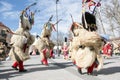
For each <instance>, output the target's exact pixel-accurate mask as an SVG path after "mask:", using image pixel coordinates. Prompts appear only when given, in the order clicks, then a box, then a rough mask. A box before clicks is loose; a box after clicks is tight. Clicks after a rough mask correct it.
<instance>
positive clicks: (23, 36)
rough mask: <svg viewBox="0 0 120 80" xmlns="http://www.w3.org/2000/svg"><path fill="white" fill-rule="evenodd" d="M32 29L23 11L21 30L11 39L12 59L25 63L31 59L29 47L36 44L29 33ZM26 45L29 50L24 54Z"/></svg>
mask: <svg viewBox="0 0 120 80" xmlns="http://www.w3.org/2000/svg"><path fill="white" fill-rule="evenodd" d="M33 16H34V15H33ZM31 28H32V25H31V24H30V22H29V20H28V18H27V17H25V16H24V11H23V12H22V13H21V17H20V22H19V28H18V29H17V30H16V31H15V34H13V36H12V38H11V44H12V48H11V50H10V52H9V56H10V57H11V59H13V60H15V61H24V60H27V59H29V58H30V57H29V54H28V51H29V46H30V45H31V44H32V43H33V42H34V36H33V35H31V34H30V32H29V30H30V29H31ZM25 44H27V48H26V50H25V52H24V46H25Z"/></svg>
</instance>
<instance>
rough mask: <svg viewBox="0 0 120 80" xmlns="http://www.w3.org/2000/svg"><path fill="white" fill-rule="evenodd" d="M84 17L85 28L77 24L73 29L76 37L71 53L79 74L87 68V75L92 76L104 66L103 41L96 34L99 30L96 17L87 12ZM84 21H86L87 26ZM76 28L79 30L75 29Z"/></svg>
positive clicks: (74, 37)
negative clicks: (94, 71) (95, 69)
mask: <svg viewBox="0 0 120 80" xmlns="http://www.w3.org/2000/svg"><path fill="white" fill-rule="evenodd" d="M84 15H85V18H86V20H84V19H83V17H82V22H83V23H82V24H83V27H81V25H80V24H76V25H75V26H72V28H71V29H72V30H71V31H72V33H73V34H74V35H73V39H72V41H71V45H70V46H69V47H70V48H69V49H70V50H69V51H70V54H71V59H72V61H73V63H74V64H75V65H76V66H77V67H78V71H79V73H80V74H82V71H81V69H82V68H85V69H87V74H89V75H92V74H93V69H94V68H95V67H97V70H100V69H101V68H102V66H103V59H102V56H101V55H100V54H99V52H100V50H101V48H102V44H103V41H102V38H101V37H100V36H99V35H98V34H97V33H96V32H95V31H96V30H97V27H96V22H95V21H96V20H95V16H94V15H92V14H90V13H89V12H85V14H84ZM84 21H86V23H87V26H86V25H85V22H84ZM74 24H75V22H74ZM93 24H94V25H93ZM76 26H77V28H75V27H76Z"/></svg>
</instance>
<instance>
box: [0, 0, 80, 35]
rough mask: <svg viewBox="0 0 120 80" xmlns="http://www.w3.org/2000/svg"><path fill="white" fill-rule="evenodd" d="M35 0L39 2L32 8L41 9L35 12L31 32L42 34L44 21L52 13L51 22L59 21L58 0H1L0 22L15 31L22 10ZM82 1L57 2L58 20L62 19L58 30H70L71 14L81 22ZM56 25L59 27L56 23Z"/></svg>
mask: <svg viewBox="0 0 120 80" xmlns="http://www.w3.org/2000/svg"><path fill="white" fill-rule="evenodd" d="M34 2H37V4H36V5H35V6H32V7H31V8H30V9H31V11H34V10H39V12H37V13H36V14H35V23H34V25H33V27H32V29H31V33H33V34H40V32H41V29H42V28H43V25H44V23H46V22H47V21H48V19H49V18H50V16H51V15H53V18H52V21H51V22H52V23H55V22H56V21H57V19H56V0H0V22H2V23H3V24H5V25H6V26H7V27H9V28H10V29H11V30H13V31H15V30H16V29H17V28H18V23H19V15H20V12H21V11H22V10H23V9H25V8H26V7H27V6H28V5H30V4H32V3H34ZM81 3H82V1H81V0H59V2H58V4H57V11H58V20H59V19H62V20H61V21H60V22H59V23H58V31H61V32H64V33H67V32H68V30H69V28H70V26H71V24H72V19H71V16H70V14H72V16H73V19H74V21H76V22H81V7H82V5H81ZM55 27H56V28H57V26H56V25H55Z"/></svg>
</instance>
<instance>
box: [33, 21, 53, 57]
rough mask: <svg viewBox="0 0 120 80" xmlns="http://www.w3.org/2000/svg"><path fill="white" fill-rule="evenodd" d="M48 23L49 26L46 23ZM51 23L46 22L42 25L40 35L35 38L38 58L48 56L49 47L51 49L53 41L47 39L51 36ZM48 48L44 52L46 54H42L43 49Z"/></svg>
mask: <svg viewBox="0 0 120 80" xmlns="http://www.w3.org/2000/svg"><path fill="white" fill-rule="evenodd" d="M47 24H49V26H48V25H47ZM52 26H53V25H52V24H51V23H49V22H48V23H46V24H45V25H44V27H43V30H42V32H41V35H40V37H39V38H38V39H37V40H36V42H35V44H34V45H35V47H36V48H37V49H38V51H39V52H40V58H41V59H44V58H45V57H47V58H48V57H50V49H53V47H54V45H55V44H54V43H53V42H52V41H51V40H50V39H49V38H50V37H51V33H52ZM45 48H46V49H48V50H47V52H46V56H44V54H43V50H44V49H45Z"/></svg>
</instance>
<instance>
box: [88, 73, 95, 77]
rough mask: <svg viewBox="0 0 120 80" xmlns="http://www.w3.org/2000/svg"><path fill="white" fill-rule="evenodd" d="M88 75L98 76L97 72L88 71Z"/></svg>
mask: <svg viewBox="0 0 120 80" xmlns="http://www.w3.org/2000/svg"><path fill="white" fill-rule="evenodd" d="M87 74H88V75H92V76H97V74H95V73H87Z"/></svg>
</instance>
